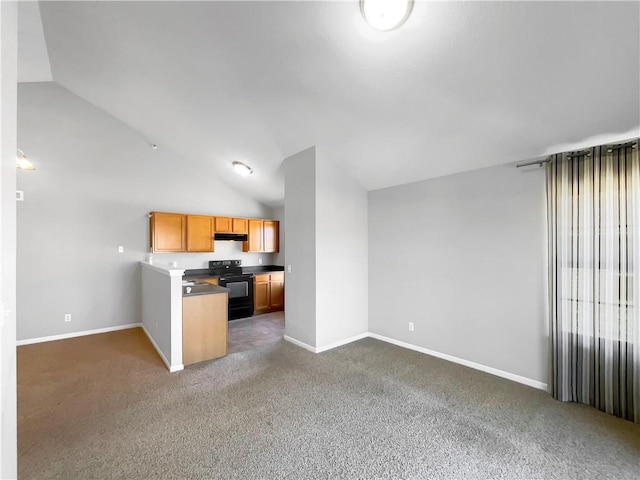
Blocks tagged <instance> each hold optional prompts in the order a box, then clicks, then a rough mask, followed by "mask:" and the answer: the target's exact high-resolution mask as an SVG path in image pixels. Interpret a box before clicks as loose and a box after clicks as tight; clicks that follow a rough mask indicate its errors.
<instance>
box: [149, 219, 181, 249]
mask: <svg viewBox="0 0 640 480" xmlns="http://www.w3.org/2000/svg"><path fill="white" fill-rule="evenodd" d="M186 217H187V216H186V215H183V214H181V213H163V212H151V218H150V228H149V231H150V246H151V251H152V252H184V251H185V250H186V221H187V220H186Z"/></svg>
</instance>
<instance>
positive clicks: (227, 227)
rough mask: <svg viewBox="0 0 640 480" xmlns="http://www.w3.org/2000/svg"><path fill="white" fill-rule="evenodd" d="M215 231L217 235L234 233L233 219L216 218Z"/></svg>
mask: <svg viewBox="0 0 640 480" xmlns="http://www.w3.org/2000/svg"><path fill="white" fill-rule="evenodd" d="M215 224H216V225H215V228H214V230H215V231H216V232H217V233H232V231H233V218H231V217H216V222H215Z"/></svg>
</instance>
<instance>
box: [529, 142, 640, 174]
mask: <svg viewBox="0 0 640 480" xmlns="http://www.w3.org/2000/svg"><path fill="white" fill-rule="evenodd" d="M598 146H599V147H607V152H608V153H611V152H613V151H614V150H617V149H619V148H626V147H629V146H630V147H631V148H637V147H638V141H637V140H631V141H630V142H624V143H616V144H611V145H607V144H604V145H598ZM591 148H595V147H591ZM563 153H567V154H568V158H571V157H582V156H585V155H586V156H589V155H591V149H590V148H589V149H583V150H574V151H569V152H563ZM556 155H557V154H556ZM550 161H551V156H549V157H547V158H541V159H539V160H531V161H530V162H525V163H518V164H516V168H522V167H528V166H530V165H539V166H542V165H543V164H545V163H549V162H550Z"/></svg>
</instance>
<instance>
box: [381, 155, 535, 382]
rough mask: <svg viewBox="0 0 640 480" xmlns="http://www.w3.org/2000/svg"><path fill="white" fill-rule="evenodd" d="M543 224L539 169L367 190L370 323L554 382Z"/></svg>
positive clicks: (405, 338)
mask: <svg viewBox="0 0 640 480" xmlns="http://www.w3.org/2000/svg"><path fill="white" fill-rule="evenodd" d="M545 224H546V223H545V195H544V171H543V169H538V168H537V167H534V169H533V170H530V169H529V170H527V171H523V170H521V169H516V168H515V166H514V165H505V166H499V167H494V168H487V169H482V170H476V171H472V172H467V173H462V174H458V175H452V176H447V177H442V178H437V179H433V180H428V181H423V182H418V183H413V184H409V185H403V186H398V187H394V188H388V189H383V190H377V191H373V192H369V330H370V331H371V332H373V333H377V334H379V335H384V336H387V337H390V338H393V339H396V340H400V341H403V342H407V343H410V344H413V345H416V346H419V347H423V348H427V349H430V350H434V351H437V352H440V353H445V354H448V355H453V356H455V357H459V358H462V359H465V360H469V361H472V362H476V363H479V364H481V365H484V366H489V367H493V368H497V369H499V370H503V371H506V372H509V373H514V374H516V375H521V376H524V377H527V378H530V379H533V380H537V381H540V382H546V380H547V370H546V367H547V327H546V320H545V319H546V306H545V305H546V303H545V302H546V300H545V281H546V280H545V275H546V274H545V265H546V253H545V251H546V250H545V249H546V246H545V238H546V227H545ZM408 322H414V323H415V331H414V332H410V331H409V330H408Z"/></svg>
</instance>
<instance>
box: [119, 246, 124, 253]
mask: <svg viewBox="0 0 640 480" xmlns="http://www.w3.org/2000/svg"><path fill="white" fill-rule="evenodd" d="M118 253H124V247H123V246H122V245H120V246H119V247H118Z"/></svg>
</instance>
